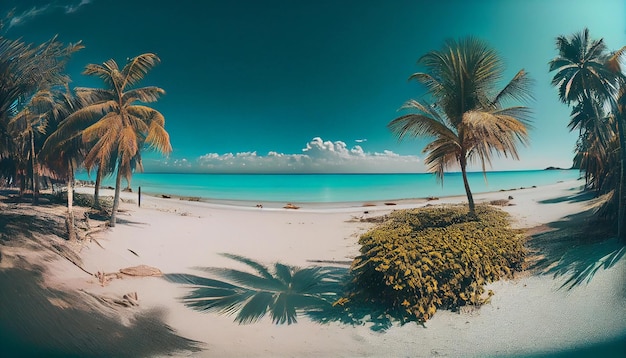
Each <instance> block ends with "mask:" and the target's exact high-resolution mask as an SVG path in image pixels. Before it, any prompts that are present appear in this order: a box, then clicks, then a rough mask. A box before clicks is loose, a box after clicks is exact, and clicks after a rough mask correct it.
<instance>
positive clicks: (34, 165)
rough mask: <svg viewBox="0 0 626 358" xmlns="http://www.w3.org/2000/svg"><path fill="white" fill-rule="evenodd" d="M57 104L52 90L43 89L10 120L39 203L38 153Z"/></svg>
mask: <svg viewBox="0 0 626 358" xmlns="http://www.w3.org/2000/svg"><path fill="white" fill-rule="evenodd" d="M54 106H55V98H54V95H53V92H52V91H50V90H47V89H46V90H40V91H38V92H37V93H35V95H34V96H32V98H31V99H30V101H29V103H28V104H27V105H26V106H24V108H22V110H20V111H19V112H18V113H17V114H16V115H15V116H14V117H13V118H12V119H11V121H10V122H9V126H8V129H9V131H10V132H11V133H12V134H13V140H14V143H15V144H16V145H17V147H18V148H17V151H16V152H15V153H16V154H18V155H17V159H18V165H19V167H20V168H21V169H22V171H23V172H24V173H29V174H30V178H29V179H30V182H31V189H32V192H33V204H37V201H38V197H39V171H40V170H39V169H40V166H41V165H40V163H39V160H38V154H39V150H40V149H41V145H42V144H43V142H44V141H45V139H46V135H47V134H49V133H47V127H48V122H49V119H50V118H49V117H50V115H51V114H52V111H53V107H54ZM27 168H28V169H27ZM24 179H25V178H24ZM25 181H26V180H24V182H25Z"/></svg>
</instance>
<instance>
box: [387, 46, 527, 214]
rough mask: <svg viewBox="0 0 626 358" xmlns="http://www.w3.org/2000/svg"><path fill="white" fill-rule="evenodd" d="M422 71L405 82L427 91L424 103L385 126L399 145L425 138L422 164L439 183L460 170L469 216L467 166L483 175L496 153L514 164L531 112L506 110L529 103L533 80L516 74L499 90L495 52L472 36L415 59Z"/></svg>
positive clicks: (500, 72) (414, 104)
mask: <svg viewBox="0 0 626 358" xmlns="http://www.w3.org/2000/svg"><path fill="white" fill-rule="evenodd" d="M418 64H420V65H423V66H424V67H425V68H426V72H418V73H415V74H413V75H411V76H410V77H409V79H410V80H416V81H418V82H419V83H421V84H422V85H424V86H425V87H426V95H427V96H428V97H427V98H426V99H413V100H409V101H408V102H406V103H405V104H404V106H403V107H402V109H403V110H408V111H410V112H411V113H409V114H405V115H402V116H400V117H398V118H396V119H394V120H392V121H391V122H390V123H389V124H388V126H387V127H388V128H389V129H390V130H391V132H392V133H393V134H394V135H395V136H396V137H398V139H399V140H402V139H404V138H406V137H427V138H432V139H433V140H432V142H430V143H429V144H427V145H426V146H425V148H424V149H423V152H424V153H428V155H427V156H426V158H425V160H424V163H425V164H426V165H427V167H428V170H429V171H430V172H434V173H436V174H437V178H438V179H439V180H440V181H441V182H442V183H443V174H444V172H445V171H446V170H447V169H448V168H450V167H451V166H454V165H459V166H460V169H461V173H462V176H463V184H464V187H465V192H466V194H467V199H468V205H469V211H470V213H474V211H475V204H474V199H473V195H472V192H471V189H470V186H469V182H468V180H467V168H468V165H470V164H472V163H475V162H478V163H480V164H481V166H482V170H483V172H485V171H486V166H487V165H490V164H491V159H492V157H493V155H494V154H497V155H503V156H505V157H509V156H510V157H512V158H514V159H518V152H517V144H518V143H522V144H527V143H528V128H529V126H530V109H529V108H528V107H525V106H519V105H516V106H510V107H506V106H505V105H506V104H507V102H508V101H510V100H513V101H521V102H525V101H528V100H530V99H532V94H531V91H530V85H531V80H530V78H529V76H528V74H527V72H526V71H524V70H520V71H519V72H517V74H516V75H515V76H513V78H512V79H511V80H510V81H509V82H508V83H506V84H505V85H504V87H502V88H501V89H498V85H500V82H501V80H502V77H503V72H504V67H503V62H502V60H501V59H500V57H499V55H498V54H497V52H496V51H495V50H493V49H492V48H491V47H489V46H488V44H486V43H485V42H484V41H481V40H479V39H477V38H474V37H467V38H464V39H460V40H448V41H446V42H445V43H444V45H443V47H442V48H441V49H440V50H434V51H431V52H428V53H426V54H425V55H423V56H422V57H420V59H419V60H418Z"/></svg>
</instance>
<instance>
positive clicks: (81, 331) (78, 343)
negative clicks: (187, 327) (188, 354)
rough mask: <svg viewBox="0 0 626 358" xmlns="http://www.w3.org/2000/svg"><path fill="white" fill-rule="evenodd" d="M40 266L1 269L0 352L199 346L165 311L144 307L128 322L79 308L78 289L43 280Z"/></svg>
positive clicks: (121, 353)
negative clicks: (165, 318) (48, 285)
mask: <svg viewBox="0 0 626 358" xmlns="http://www.w3.org/2000/svg"><path fill="white" fill-rule="evenodd" d="M40 282H41V272H40V270H38V269H33V270H26V269H18V268H11V269H4V270H0V287H2V290H0V308H1V311H0V312H1V313H0V356H2V357H145V356H153V355H157V354H160V355H163V354H172V353H176V352H179V353H180V352H182V351H197V350H199V348H198V345H197V343H196V342H193V341H191V340H188V339H186V338H182V337H179V336H177V335H176V334H174V332H173V331H172V330H171V329H170V328H169V327H168V326H167V325H165V324H164V323H163V321H162V317H161V316H162V312H160V311H158V310H151V311H148V312H145V313H140V314H138V315H136V316H135V318H134V319H132V320H131V324H130V325H129V326H125V325H123V324H121V323H120V322H119V320H117V319H114V318H111V317H109V316H108V315H105V314H104V313H100V312H98V311H95V310H88V309H81V308H76V307H75V303H76V302H81V301H84V299H85V298H84V297H81V296H80V295H79V294H78V293H67V292H63V291H58V290H51V289H47V288H44V287H42V286H41V284H40Z"/></svg>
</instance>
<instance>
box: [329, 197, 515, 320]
mask: <svg viewBox="0 0 626 358" xmlns="http://www.w3.org/2000/svg"><path fill="white" fill-rule="evenodd" d="M359 244H360V245H361V249H360V254H359V255H358V256H357V257H356V258H355V259H354V261H353V263H352V266H351V271H350V273H351V275H350V276H351V279H352V281H351V283H350V285H348V288H347V291H346V294H345V296H344V297H343V298H342V299H341V300H339V301H338V302H337V304H340V305H344V306H346V307H347V309H348V310H349V309H350V307H354V306H357V307H358V306H361V305H370V306H371V305H375V306H377V307H379V308H380V309H382V310H383V311H384V313H385V314H386V315H388V316H391V317H393V318H394V319H397V320H398V321H400V322H402V323H404V322H409V321H416V322H420V323H423V322H425V321H426V320H428V319H429V318H431V317H432V316H433V315H434V314H435V312H436V311H437V310H438V309H449V310H458V309H459V308H460V307H462V306H466V305H470V306H480V305H481V304H483V303H485V302H487V301H488V300H489V299H490V297H491V296H492V295H493V292H492V291H486V289H485V285H486V284H488V283H490V282H493V281H497V280H499V279H501V278H512V277H513V275H514V273H515V272H516V271H521V270H522V268H523V263H524V257H525V250H524V246H523V235H522V233H521V232H520V231H517V230H513V229H511V228H510V226H509V224H508V214H506V213H505V212H503V211H501V210H499V209H496V208H493V207H490V206H487V205H479V206H477V207H476V211H475V215H469V214H468V213H467V211H466V210H465V209H464V207H463V206H459V205H455V206H436V207H429V208H421V209H411V210H399V211H394V212H393V213H391V214H390V215H388V216H387V218H386V221H385V222H384V223H383V224H380V225H378V226H376V227H375V228H373V229H371V230H370V231H368V232H367V233H365V234H363V235H362V236H361V238H360V240H359Z"/></svg>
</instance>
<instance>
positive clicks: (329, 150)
mask: <svg viewBox="0 0 626 358" xmlns="http://www.w3.org/2000/svg"><path fill="white" fill-rule="evenodd" d="M361 143H362V142H361ZM149 167H150V170H169V171H183V172H207V173H416V172H422V171H424V170H423V169H424V168H423V165H422V164H421V162H420V159H419V157H417V156H413V155H399V154H396V153H394V152H392V151H389V150H385V151H383V152H380V153H379V152H373V153H370V152H366V151H365V150H364V149H363V148H362V147H361V146H360V145H355V146H353V147H352V148H349V147H348V146H347V145H346V143H345V142H342V141H334V142H333V141H324V140H323V139H322V138H319V137H316V138H313V139H312V140H311V141H309V142H308V143H307V144H306V145H305V147H304V148H303V149H302V153H297V154H286V153H279V152H275V151H270V152H268V153H267V154H266V155H259V154H257V152H241V153H225V154H218V153H207V154H205V155H202V156H200V157H199V158H196V159H195V160H187V159H177V160H173V161H167V162H162V163H160V164H158V165H156V167H155V166H153V165H150V166H149Z"/></svg>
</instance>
